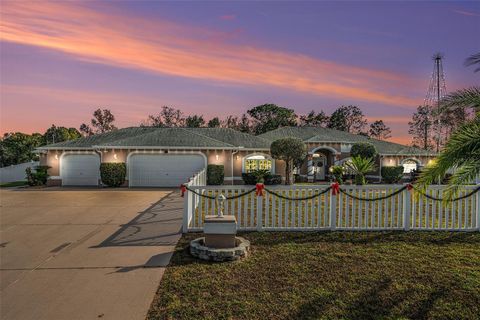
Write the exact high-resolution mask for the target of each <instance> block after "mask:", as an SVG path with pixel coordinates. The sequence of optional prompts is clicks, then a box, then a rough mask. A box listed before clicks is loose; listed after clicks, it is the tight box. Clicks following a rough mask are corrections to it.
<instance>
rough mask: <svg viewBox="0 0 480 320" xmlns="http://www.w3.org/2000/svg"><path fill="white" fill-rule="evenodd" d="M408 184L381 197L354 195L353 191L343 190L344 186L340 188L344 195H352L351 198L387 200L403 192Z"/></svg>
mask: <svg viewBox="0 0 480 320" xmlns="http://www.w3.org/2000/svg"><path fill="white" fill-rule="evenodd" d="M407 188H408V186H403V187H401V188H400V189H398V190H396V191H394V192H392V193H389V194H387V195H384V196H381V197H378V198H362V197H357V196H354V195H353V194H351V193H348V192H346V191H345V190H343V189H342V188H340V189H339V190H340V192H341V193H343V194H344V195H346V196H348V197H350V198H353V199H355V200H361V201H378V200H385V199H388V198H391V197H393V196H396V195H397V194H399V193H401V192H403V191H404V190H405V189H407Z"/></svg>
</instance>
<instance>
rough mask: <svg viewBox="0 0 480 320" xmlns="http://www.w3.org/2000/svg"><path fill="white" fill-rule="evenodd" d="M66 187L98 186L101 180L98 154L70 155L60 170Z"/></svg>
mask: <svg viewBox="0 0 480 320" xmlns="http://www.w3.org/2000/svg"><path fill="white" fill-rule="evenodd" d="M60 171H61V172H60V175H61V177H62V185H64V186H96V185H98V179H99V178H100V157H99V156H98V155H96V154H68V155H65V156H64V157H62V163H61V168H60Z"/></svg>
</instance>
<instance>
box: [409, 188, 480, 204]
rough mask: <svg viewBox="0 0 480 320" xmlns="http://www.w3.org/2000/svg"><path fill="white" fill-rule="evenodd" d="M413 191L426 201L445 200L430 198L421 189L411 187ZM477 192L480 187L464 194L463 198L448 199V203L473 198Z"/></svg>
mask: <svg viewBox="0 0 480 320" xmlns="http://www.w3.org/2000/svg"><path fill="white" fill-rule="evenodd" d="M413 189H415V191H417V192H418V193H420V194H421V195H422V196H424V197H425V198H427V199H430V200H435V201H444V200H445V199H443V198H438V197H434V196H431V195H429V194H427V193H425V192H424V191H423V190H421V189H418V188H417V187H415V186H413ZM478 191H480V186H478V187H476V188H475V189H473V190H472V191H471V192H469V193H467V194H464V195H463V196H460V197H457V198H453V199H449V200H448V202H453V201H458V200H462V199H466V198H468V197H471V196H473V195H474V194H475V193H477V192H478Z"/></svg>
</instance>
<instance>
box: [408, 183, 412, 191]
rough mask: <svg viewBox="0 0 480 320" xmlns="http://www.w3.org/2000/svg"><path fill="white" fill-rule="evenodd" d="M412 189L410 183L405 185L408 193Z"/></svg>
mask: <svg viewBox="0 0 480 320" xmlns="http://www.w3.org/2000/svg"><path fill="white" fill-rule="evenodd" d="M412 189H413V186H412V184H411V183H408V184H407V190H408V191H410V190H412Z"/></svg>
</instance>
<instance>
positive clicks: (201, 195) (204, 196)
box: [185, 186, 256, 200]
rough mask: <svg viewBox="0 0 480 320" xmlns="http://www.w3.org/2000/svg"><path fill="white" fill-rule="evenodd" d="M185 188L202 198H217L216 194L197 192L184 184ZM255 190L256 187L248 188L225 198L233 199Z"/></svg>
mask: <svg viewBox="0 0 480 320" xmlns="http://www.w3.org/2000/svg"><path fill="white" fill-rule="evenodd" d="M185 189H187V190H188V191H191V192H192V193H194V194H196V195H197V196H200V197H203V198H207V199H211V200H215V199H217V197H216V196H209V195H206V194H202V193H200V192H198V191H196V190H194V189H191V188H189V187H188V186H185ZM255 190H256V188H253V189H250V190H248V191H245V192H242V193H239V194H237V195H234V196H231V197H225V200H233V199H237V198H241V197H244V196H247V195H249V194H250V193H252V192H254V191H255Z"/></svg>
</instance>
